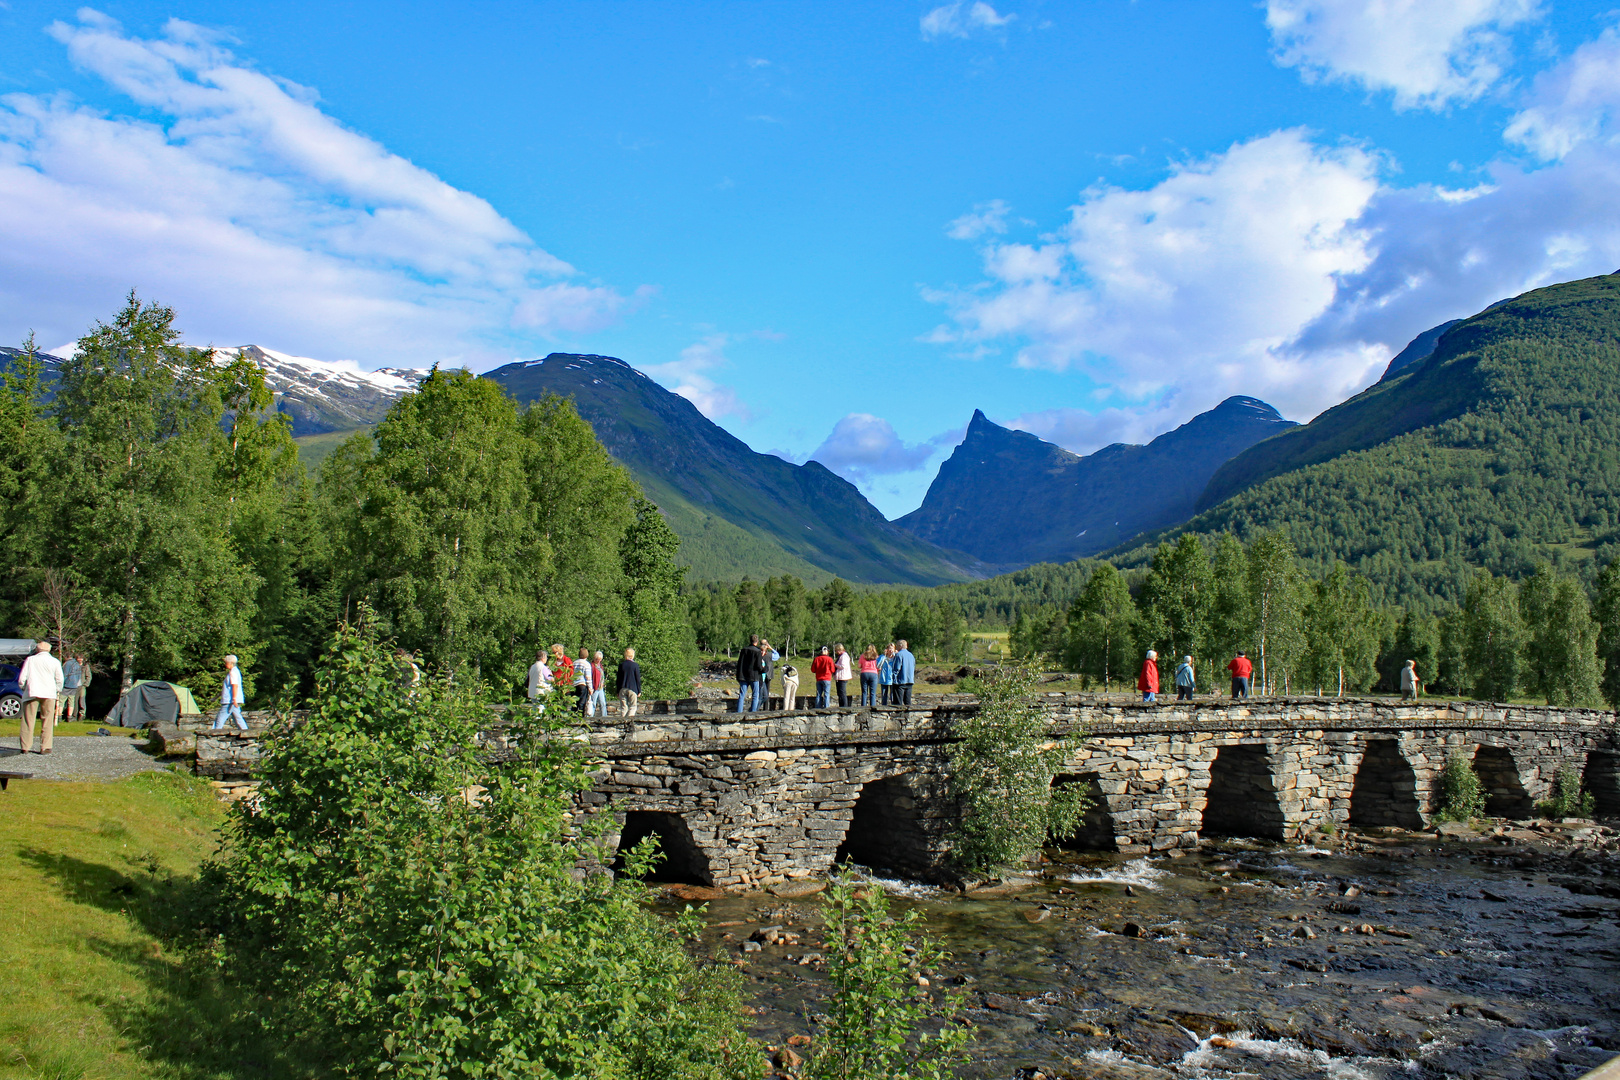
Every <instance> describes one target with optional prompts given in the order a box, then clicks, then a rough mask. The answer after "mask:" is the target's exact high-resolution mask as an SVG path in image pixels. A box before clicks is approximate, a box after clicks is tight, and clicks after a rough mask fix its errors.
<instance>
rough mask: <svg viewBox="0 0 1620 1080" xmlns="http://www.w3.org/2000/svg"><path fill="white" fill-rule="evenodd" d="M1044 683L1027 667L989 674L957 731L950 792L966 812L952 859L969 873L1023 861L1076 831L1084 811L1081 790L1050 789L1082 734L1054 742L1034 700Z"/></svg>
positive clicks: (951, 752)
mask: <svg viewBox="0 0 1620 1080" xmlns="http://www.w3.org/2000/svg"><path fill="white" fill-rule="evenodd" d="M1039 680H1040V672H1039V670H1038V669H1037V668H1036V667H1035V666H1034V665H1033V664H1030V663H1014V664H1006V665H1004V666H1001V667H998V668H996V669H994V670H992V671H990V672H987V673H986V674H985V675H984V676H982V677H981V686H980V689H979V708H978V711H977V712H976V713H974V714H973V715H971V716H967V717H965V718H963V719H961V720H958V721H956V722H955V724H953V725H952V728H951V733H952V734H953V735H954V736H956V739H957V741H955V742H953V743H951V744H950V745H949V747H948V750H947V752H948V754H949V755H950V767H951V777H950V783H951V793H952V795H953V796H955V798H956V799H957V800H958V801H959V804H960V808H961V810H960V816H959V819H958V825H957V837H956V849H955V851H954V853H953V858H954V859H955V861H956V863H957V864H958V866H960V867H961V869H963V870H965V871H970V872H984V871H988V870H991V869H992V868H994V867H997V866H1001V865H1004V864H1007V863H1013V862H1018V861H1020V860H1023V859H1026V858H1028V857H1030V856H1031V855H1034V854H1035V853H1036V852H1038V851H1039V850H1040V847H1041V844H1043V843H1044V842H1045V841H1046V839H1047V838H1048V837H1049V836H1066V835H1068V834H1069V833H1071V832H1073V831H1074V828H1075V826H1076V825H1077V824H1078V823H1079V821H1080V819H1081V817H1082V815H1084V814H1085V812H1086V799H1085V795H1084V793H1083V792H1082V791H1080V790H1079V787H1078V785H1069V784H1064V785H1059V786H1058V788H1057V789H1055V790H1054V788H1053V786H1052V778H1053V777H1054V776H1056V775H1057V774H1058V773H1059V772H1060V771H1061V770H1062V768H1063V763H1064V761H1065V759H1066V758H1067V757H1068V753H1069V750H1070V749H1071V748H1072V747H1073V745H1074V743H1075V742H1076V741H1078V738H1079V736H1074V735H1071V736H1068V737H1065V738H1061V739H1056V738H1053V737H1052V736H1051V734H1050V733H1049V731H1048V730H1047V718H1046V713H1045V712H1044V711H1043V710H1042V709H1041V707H1040V705H1039V704H1038V703H1037V702H1036V700H1035V693H1034V688H1035V685H1036V683H1037V682H1039Z"/></svg>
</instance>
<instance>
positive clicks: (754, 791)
mask: <svg viewBox="0 0 1620 1080" xmlns="http://www.w3.org/2000/svg"><path fill="white" fill-rule="evenodd" d="M678 707H679V706H677V705H673V704H671V705H661V708H662V709H664V710H665V711H663V712H660V713H658V714H654V715H651V716H644V717H635V718H631V719H629V720H627V721H624V722H622V723H618V724H613V723H607V724H602V725H600V726H598V727H596V728H594V729H593V730H592V732H591V734H590V743H591V749H592V753H593V754H594V755H595V756H596V757H597V758H598V759H599V761H600V763H601V765H600V768H599V770H598V772H597V773H596V784H595V787H594V789H593V790H592V791H590V792H587V793H586V794H585V795H584V800H585V803H586V806H587V809H589V810H590V811H591V812H598V813H604V812H605V813H612V814H613V815H614V816H615V820H616V821H617V822H618V823H619V826H620V828H619V844H620V846H621V847H626V846H630V845H632V844H634V843H635V842H637V841H639V840H640V839H642V838H643V837H647V836H656V837H657V838H658V839H659V841H660V846H661V849H662V851H663V852H664V853H665V861H664V863H663V864H662V865H661V866H660V868H659V870H658V871H657V872H656V876H658V877H661V878H664V879H666V880H677V881H685V882H689V883H693V884H703V885H712V886H718V887H721V888H747V887H752V886H759V885H767V884H771V883H774V882H779V881H782V880H785V879H790V878H798V877H808V876H814V875H819V874H822V873H825V872H826V871H827V870H828V869H829V868H830V867H831V866H832V864H833V863H834V862H835V861H836V860H837V859H838V858H840V857H845V856H847V857H849V858H853V859H855V860H857V861H859V862H862V863H865V864H867V865H871V866H878V867H888V868H893V869H895V870H899V871H902V872H906V873H910V874H914V875H919V876H933V875H937V874H939V873H940V872H941V871H942V869H943V868H944V867H945V866H946V864H947V863H948V859H949V855H950V849H951V836H952V827H953V825H954V820H955V806H954V805H953V803H952V801H951V800H950V798H949V797H948V794H947V788H948V757H947V747H948V744H949V742H950V739H951V726H952V723H953V721H954V720H955V719H957V718H958V717H960V716H962V715H964V714H966V713H968V712H971V711H972V710H974V709H976V708H977V704H976V702H974V701H972V699H970V698H953V699H949V700H947V701H946V702H944V703H942V704H939V705H937V706H934V707H930V708H913V709H871V710H822V711H812V712H781V713H752V714H748V715H747V716H737V715H735V714H724V713H702V712H699V711H697V707H696V705H695V704H694V703H686V706H685V707H688V708H691V709H692V710H693V711H691V712H688V713H681V712H677V711H675V709H676V708H678ZM1045 708H1046V710H1047V713H1048V715H1049V717H1050V723H1051V730H1052V732H1053V734H1069V733H1076V732H1083V733H1085V736H1086V737H1085V738H1084V739H1083V741H1081V742H1080V743H1079V744H1078V746H1077V747H1076V749H1075V750H1074V752H1073V753H1072V754H1071V755H1070V757H1069V759H1068V762H1067V764H1066V766H1065V768H1064V771H1063V772H1062V773H1061V774H1060V775H1059V776H1058V777H1057V778H1056V779H1055V781H1054V782H1055V783H1058V784H1077V785H1081V786H1082V787H1083V789H1084V790H1085V791H1086V792H1087V793H1088V794H1089V795H1090V796H1091V803H1092V809H1091V811H1090V812H1089V813H1088V815H1087V818H1086V821H1085V823H1084V825H1083V826H1082V827H1081V828H1080V829H1079V830H1078V831H1077V833H1076V834H1075V835H1074V836H1070V837H1061V838H1054V839H1055V840H1056V841H1057V842H1060V843H1063V844H1066V845H1068V846H1073V847H1080V848H1099V849H1103V850H1114V851H1123V852H1128V853H1138V854H1141V853H1147V852H1150V851H1165V850H1169V849H1173V848H1187V847H1192V846H1195V845H1196V844H1197V843H1198V840H1199V838H1200V837H1211V836H1246V837H1256V838H1261V839H1272V840H1282V839H1285V838H1288V837H1293V836H1297V835H1300V834H1301V833H1303V832H1305V831H1307V830H1310V829H1312V828H1316V827H1318V826H1320V825H1321V824H1323V823H1324V822H1329V821H1331V822H1334V823H1335V824H1338V825H1355V826H1380V825H1389V826H1399V827H1402V828H1407V829H1416V828H1421V827H1423V826H1425V825H1426V824H1427V823H1428V820H1429V817H1430V815H1431V814H1432V813H1433V812H1434V811H1435V810H1437V809H1438V797H1439V796H1438V791H1437V780H1438V778H1439V775H1440V772H1441V770H1442V769H1443V768H1444V766H1445V763H1446V760H1447V758H1448V757H1450V756H1452V755H1455V754H1461V755H1463V756H1465V757H1467V758H1468V759H1470V760H1471V761H1472V762H1473V764H1474V767H1475V769H1476V771H1477V772H1478V773H1479V774H1480V776H1481V778H1482V780H1483V782H1484V785H1485V788H1486V793H1487V803H1486V811H1487V813H1490V814H1492V815H1499V816H1506V817H1528V816H1530V815H1531V814H1533V812H1534V804H1535V802H1536V801H1537V800H1540V799H1544V798H1546V797H1547V795H1548V793H1549V791H1550V789H1551V785H1552V781H1553V777H1554V776H1555V774H1556V773H1557V771H1558V769H1559V768H1560V767H1572V768H1575V769H1577V770H1581V771H1582V773H1583V776H1584V778H1585V781H1586V785H1587V787H1588V789H1589V790H1591V791H1592V792H1593V793H1594V795H1596V796H1597V799H1598V805H1599V812H1600V814H1602V813H1607V814H1612V815H1620V745H1617V744H1616V742H1615V735H1614V730H1615V728H1614V721H1615V714H1613V713H1608V712H1598V711H1594V710H1576V709H1551V708H1526V707H1521V706H1503V705H1490V704H1484V703H1441V704H1438V705H1429V704H1427V703H1419V704H1405V705H1392V704H1389V703H1387V702H1375V701H1362V700H1346V699H1326V700H1324V699H1256V700H1254V701H1250V702H1244V703H1239V704H1236V705H1234V704H1231V703H1227V702H1214V703H1203V704H1195V705H1190V706H1189V705H1184V704H1183V705H1138V704H1134V703H1132V704H1121V703H1099V702H1096V701H1094V700H1092V699H1091V698H1090V697H1089V695H1081V694H1048V695H1046V701H1045Z"/></svg>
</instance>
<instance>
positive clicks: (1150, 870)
mask: <svg viewBox="0 0 1620 1080" xmlns="http://www.w3.org/2000/svg"><path fill="white" fill-rule="evenodd" d="M1380 842H1382V843H1384V844H1386V845H1398V846H1392V847H1389V848H1388V849H1387V850H1379V851H1376V852H1367V851H1364V850H1363V851H1354V850H1352V851H1346V850H1323V849H1318V848H1312V847H1302V846H1298V845H1269V844H1265V845H1263V844H1257V843H1249V842H1232V843H1227V844H1219V845H1214V846H1206V847H1204V848H1201V849H1200V850H1199V851H1198V852H1197V853H1195V854H1189V855H1187V856H1185V857H1183V858H1152V859H1141V858H1137V859H1127V858H1125V857H1122V856H1115V855H1101V854H1096V855H1074V854H1068V853H1063V852H1054V853H1051V860H1050V861H1048V862H1047V863H1046V865H1045V866H1044V867H1043V872H1042V874H1041V876H1040V878H1039V880H1038V881H1036V882H1035V883H1034V884H1033V885H1031V886H1029V887H1028V888H1025V889H1023V890H1022V891H1020V892H1017V893H1015V894H1011V895H1000V896H995V895H991V896H983V895H972V896H962V895H960V894H956V893H950V892H944V891H940V890H935V889H931V888H927V887H923V886H917V885H912V884H907V883H905V882H901V881H897V880H892V879H879V880H881V881H883V883H884V884H885V886H886V887H887V888H888V889H889V891H890V892H891V893H893V894H894V895H895V900H896V904H897V906H900V907H905V906H917V907H919V908H921V910H922V911H923V912H924V913H925V915H926V917H927V921H928V926H929V927H930V929H931V930H932V931H933V932H934V933H935V934H936V935H937V936H938V937H939V939H940V940H941V943H942V944H943V945H944V946H945V947H946V948H948V949H949V950H950V951H951V952H952V953H953V954H954V959H953V960H952V962H951V963H950V964H949V965H948V966H947V968H946V969H945V970H943V971H941V972H935V973H930V974H931V975H932V976H933V978H934V979H935V980H943V982H944V983H945V984H948V985H962V986H965V987H966V988H967V990H968V992H969V996H968V1003H969V1006H970V1009H969V1013H968V1016H969V1019H970V1020H971V1021H972V1022H973V1023H974V1024H975V1025H976V1026H977V1027H978V1029H979V1034H978V1039H977V1041H976V1043H975V1044H974V1045H975V1050H974V1052H975V1055H976V1057H977V1064H976V1065H975V1066H974V1067H972V1068H970V1069H969V1070H967V1071H965V1072H964V1074H963V1075H964V1076H972V1077H986V1078H988V1077H1018V1078H1023V1080H1029V1078H1032V1077H1035V1076H1037V1075H1044V1076H1045V1077H1047V1078H1049V1080H1056V1078H1058V1077H1065V1078H1068V1077H1105V1078H1114V1077H1120V1078H1126V1077H1129V1078H1148V1077H1237V1076H1245V1077H1262V1078H1271V1077H1277V1078H1284V1077H1286V1078H1294V1077H1331V1078H1334V1080H1356V1078H1367V1080H1382V1078H1386V1077H1403V1078H1413V1080H1423V1078H1429V1077H1433V1078H1440V1077H1492V1078H1495V1077H1526V1078H1530V1077H1533V1078H1541V1077H1546V1078H1565V1077H1574V1076H1579V1075H1580V1074H1581V1073H1582V1072H1584V1071H1585V1070H1587V1069H1590V1068H1592V1067H1594V1066H1596V1065H1598V1064H1600V1063H1601V1062H1602V1061H1604V1060H1605V1059H1606V1058H1608V1057H1610V1056H1613V1055H1614V1054H1615V1053H1616V1052H1620V899H1616V897H1620V876H1616V874H1617V873H1620V866H1617V864H1616V861H1615V860H1614V859H1613V858H1612V857H1608V856H1595V857H1594V856H1591V855H1577V856H1567V855H1557V854H1547V853H1544V852H1536V851H1533V850H1518V851H1515V850H1511V849H1508V850H1504V849H1501V848H1499V847H1495V846H1493V845H1490V844H1481V843H1472V844H1461V843H1459V844H1451V845H1446V846H1440V845H1439V844H1438V843H1437V842H1436V841H1435V839H1434V838H1433V837H1432V836H1429V837H1426V838H1425V837H1418V836H1413V837H1408V838H1406V839H1398V840H1385V841H1379V840H1377V839H1371V840H1368V841H1366V843H1365V844H1362V845H1359V846H1362V847H1365V846H1366V844H1374V845H1376V844H1379V843H1380ZM1560 882H1562V884H1560ZM1571 886H1573V887H1574V888H1575V889H1577V890H1579V892H1572V891H1571V888H1570V887H1571ZM1605 894H1606V895H1605ZM707 920H708V924H709V927H708V930H707V931H706V932H705V937H704V943H703V947H704V949H705V951H708V952H712V953H715V954H718V955H723V956H726V957H729V958H731V961H732V962H734V963H737V964H738V965H739V966H740V967H741V969H742V970H743V971H744V972H745V973H746V977H747V980H748V982H747V984H746V985H747V990H748V992H749V994H750V997H751V1001H752V1004H753V1006H754V1008H755V1009H756V1010H757V1014H756V1016H755V1024H754V1027H755V1032H756V1034H757V1035H759V1036H760V1037H761V1038H763V1039H764V1040H765V1041H766V1042H767V1043H770V1044H772V1045H779V1044H782V1043H783V1042H784V1041H785V1040H786V1039H787V1038H788V1037H789V1036H791V1035H795V1034H809V1035H811V1036H813V1035H814V1030H815V1029H814V1025H813V1023H812V1021H811V1017H812V1016H813V1015H814V1014H815V1013H816V1011H817V1002H818V1001H819V1000H820V999H821V997H822V996H823V993H824V990H825V977H824V975H822V974H821V973H820V970H819V968H820V965H819V964H818V963H816V962H811V963H808V964H801V963H799V961H800V959H801V958H803V957H804V955H805V954H806V953H814V952H817V951H819V950H820V948H821V943H820V935H819V926H820V917H819V903H818V900H817V898H816V897H814V896H812V897H808V898H805V899H802V900H793V901H786V900H781V899H777V898H774V897H770V896H764V895H758V894H756V895H753V896H739V897H726V898H724V899H720V900H715V901H712V902H710V903H709V904H708V905H707ZM1128 924H1129V925H1128ZM766 925H773V926H774V925H780V926H782V927H783V928H784V932H785V933H787V934H789V935H797V936H798V937H799V938H800V940H798V941H796V942H794V941H791V940H790V941H785V942H782V943H779V944H766V945H764V946H763V948H762V949H761V950H760V951H757V952H746V953H745V952H743V951H742V942H743V941H744V940H746V939H747V938H748V937H749V936H750V935H751V934H752V933H753V932H754V931H755V930H756V929H758V928H760V927H763V926H766Z"/></svg>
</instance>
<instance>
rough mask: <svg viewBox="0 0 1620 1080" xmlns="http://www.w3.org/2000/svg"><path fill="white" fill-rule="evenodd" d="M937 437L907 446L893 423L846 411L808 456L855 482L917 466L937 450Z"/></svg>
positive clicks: (910, 469) (925, 461) (911, 469)
mask: <svg viewBox="0 0 1620 1080" xmlns="http://www.w3.org/2000/svg"><path fill="white" fill-rule="evenodd" d="M939 446H940V443H939V440H938V439H930V440H929V441H927V442H923V443H917V444H914V445H910V446H908V445H907V444H906V443H904V442H902V441H901V439H900V436H899V435H897V434H895V430H894V427H893V425H891V424H890V423H889V422H888V421H887V420H885V419H883V418H882V417H879V416H873V415H871V414H870V413H850V414H849V415H848V416H846V417H844V418H843V419H842V420H840V421H838V423H836V424H834V425H833V429H832V433H831V434H829V435H828V436H827V438H826V440H825V441H823V442H822V444H821V445H820V446H819V447H817V448H816V450H815V452H814V453H813V454H811V455H810V458H811V460H814V461H819V462H821V463H822V464H823V465H825V466H827V468H829V469H831V470H832V471H833V472H835V473H839V474H840V475H842V476H845V477H848V478H849V479H851V480H853V481H855V482H856V483H863V482H867V481H870V480H871V479H872V478H873V477H875V476H882V475H887V474H893V473H906V472H912V471H913V470H915V469H920V468H922V466H923V465H924V464H926V463H927V461H928V459H929V458H931V457H933V456H934V454H935V453H937V452H938V450H939Z"/></svg>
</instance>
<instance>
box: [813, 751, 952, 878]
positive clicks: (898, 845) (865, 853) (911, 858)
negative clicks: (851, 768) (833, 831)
mask: <svg viewBox="0 0 1620 1080" xmlns="http://www.w3.org/2000/svg"><path fill="white" fill-rule="evenodd" d="M918 803H919V799H918V796H917V793H916V792H915V791H914V790H913V789H912V786H911V780H910V778H909V777H908V776H905V775H898V776H884V777H880V778H879V779H877V780H869V781H867V782H866V783H865V784H862V785H861V793H860V795H858V796H857V797H856V799H855V808H854V810H852V811H851V812H850V819H849V828H848V829H846V830H845V832H844V839H843V841H842V842H841V843H840V844H839V845H838V853H837V855H836V856H835V857H836V859H837V860H838V861H840V862H843V861H845V860H853V861H854V862H858V863H860V864H862V865H863V866H870V867H874V868H879V869H895V870H913V869H919V868H922V867H925V866H927V865H928V863H929V861H930V860H929V853H928V841H927V837H926V836H925V835H924V832H923V829H922V823H921V816H920V815H919V813H918Z"/></svg>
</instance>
